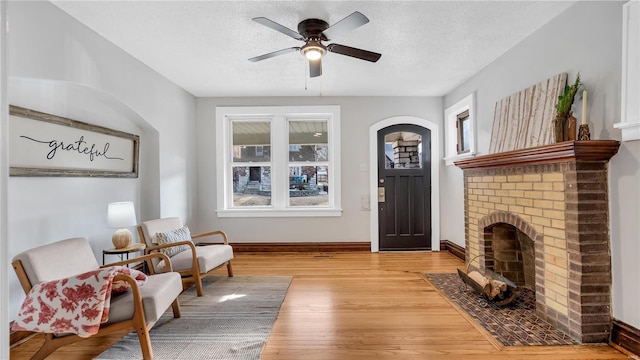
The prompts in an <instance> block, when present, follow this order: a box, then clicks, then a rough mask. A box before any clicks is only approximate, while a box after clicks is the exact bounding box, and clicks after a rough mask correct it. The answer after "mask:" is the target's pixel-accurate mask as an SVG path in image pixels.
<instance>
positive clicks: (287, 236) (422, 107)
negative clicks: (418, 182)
mask: <svg viewBox="0 0 640 360" xmlns="http://www.w3.org/2000/svg"><path fill="white" fill-rule="evenodd" d="M250 105H254V106H260V105H262V106H268V105H271V106H276V105H281V106H287V105H340V107H341V125H342V127H341V147H342V158H341V159H342V160H341V161H342V168H341V171H342V174H341V175H342V208H343V210H344V211H343V214H342V216H341V217H335V218H333V217H332V218H218V217H217V216H216V214H215V208H216V189H215V185H216V174H215V166H216V159H215V150H216V149H215V143H214V141H213V139H215V108H216V106H250ZM401 115H406V116H416V117H420V118H423V119H426V120H429V121H431V122H433V123H436V124H442V116H443V115H442V100H441V98H424V97H423V98H418V97H323V98H316V97H313V98H311V97H308V98H307V97H297V98H287V97H279V98H276V97H271V98H207V99H198V181H199V183H198V196H199V205H198V211H197V213H198V221H197V224H199V225H200V226H204V227H205V228H202V229H199V230H205V229H206V227H209V228H211V227H214V228H222V229H224V230H225V231H226V232H228V233H229V236H230V239H231V241H233V242H361V241H370V234H369V211H368V210H366V211H364V210H361V206H360V198H361V196H362V195H366V196H368V195H369V172H368V171H364V172H363V171H361V170H360V167H361V165H364V166H366V167H367V168H368V166H369V155H370V154H369V126H371V124H373V123H376V122H378V121H380V120H383V119H386V118H389V117H393V116H401ZM373 156H375V154H373ZM374 209H375V207H374ZM434 211H438V206H437V205H436V206H435V207H434ZM249 223H250V224H251V226H247V224H249Z"/></svg>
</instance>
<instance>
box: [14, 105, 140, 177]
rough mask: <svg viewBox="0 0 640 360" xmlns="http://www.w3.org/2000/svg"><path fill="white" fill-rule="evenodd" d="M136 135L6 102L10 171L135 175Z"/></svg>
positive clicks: (49, 174) (40, 173) (136, 167)
mask: <svg viewBox="0 0 640 360" xmlns="http://www.w3.org/2000/svg"><path fill="white" fill-rule="evenodd" d="M139 148H140V137H139V136H138V135H134V134H129V133H126V132H122V131H118V130H113V129H109V128H106V127H102V126H98V125H92V124H89V123H85V122H81V121H76V120H72V119H68V118H64V117H60V116H56V115H51V114H46V113H43V112H39V111H35V110H30V109H26V108H22V107H19V106H14V105H10V106H9V175H10V176H50V177H56V176H69V177H112V178H137V177H138V161H139V151H140V150H139Z"/></svg>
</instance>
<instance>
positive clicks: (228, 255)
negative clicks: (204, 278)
mask: <svg viewBox="0 0 640 360" xmlns="http://www.w3.org/2000/svg"><path fill="white" fill-rule="evenodd" d="M196 257H197V259H198V269H199V271H200V273H206V272H208V271H209V270H211V269H214V268H216V267H218V266H220V264H223V263H225V262H227V261H229V260H231V259H233V248H232V247H231V245H206V246H196ZM171 266H172V267H173V271H180V270H187V269H191V268H192V266H193V260H191V251H183V252H181V253H179V254H176V255H174V256H173V257H172V258H171ZM157 270H158V271H160V272H163V271H165V264H164V261H161V262H160V263H158V266H157Z"/></svg>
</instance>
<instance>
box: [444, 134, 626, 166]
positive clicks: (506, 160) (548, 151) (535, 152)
mask: <svg viewBox="0 0 640 360" xmlns="http://www.w3.org/2000/svg"><path fill="white" fill-rule="evenodd" d="M619 147H620V142H619V141H617V140H587V141H564V142H561V143H556V144H551V145H544V146H538V147H533V148H527V149H520V150H513V151H506V152H501V153H497V154H488V155H481V156H476V157H473V158H470V159H465V160H460V161H456V162H455V165H456V166H458V167H459V168H461V169H480V168H492V167H501V166H516V165H530V164H542V163H553V162H560V161H609V159H611V158H612V157H613V155H615V154H616V153H617V152H618V148H619Z"/></svg>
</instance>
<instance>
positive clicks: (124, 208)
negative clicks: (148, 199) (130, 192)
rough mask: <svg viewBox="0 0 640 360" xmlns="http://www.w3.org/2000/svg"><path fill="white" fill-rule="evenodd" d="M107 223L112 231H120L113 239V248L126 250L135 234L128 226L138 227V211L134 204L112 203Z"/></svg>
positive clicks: (108, 211) (128, 202)
mask: <svg viewBox="0 0 640 360" xmlns="http://www.w3.org/2000/svg"><path fill="white" fill-rule="evenodd" d="M107 222H108V226H109V227H110V228H112V229H118V230H117V231H116V232H115V233H114V234H113V237H112V238H111V242H113V246H115V248H116V249H124V248H126V247H128V246H129V244H131V242H132V240H133V234H132V233H131V231H130V230H129V229H126V227H127V226H135V225H137V223H138V222H137V221H136V210H135V208H134V207H133V202H131V201H124V202H116V203H110V204H109V207H108V210H107Z"/></svg>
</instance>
